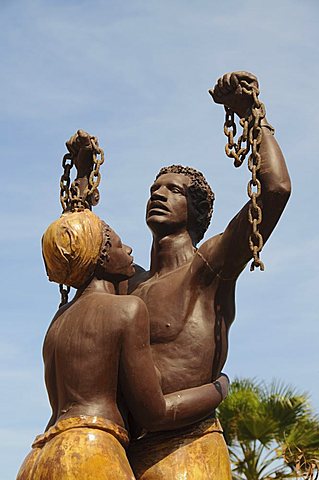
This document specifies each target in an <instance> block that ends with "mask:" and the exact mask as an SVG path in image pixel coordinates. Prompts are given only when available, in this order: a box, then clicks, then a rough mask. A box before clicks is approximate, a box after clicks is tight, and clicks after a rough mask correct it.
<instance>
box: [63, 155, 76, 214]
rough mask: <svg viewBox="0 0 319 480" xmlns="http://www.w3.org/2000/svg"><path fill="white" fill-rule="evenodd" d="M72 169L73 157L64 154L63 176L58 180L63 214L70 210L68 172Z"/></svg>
mask: <svg viewBox="0 0 319 480" xmlns="http://www.w3.org/2000/svg"><path fill="white" fill-rule="evenodd" d="M72 167H73V156H72V154H71V153H66V154H65V155H64V157H63V160H62V168H63V174H62V176H61V179H60V202H61V206H62V210H63V212H66V211H67V210H69V208H70V190H69V189H70V171H71V168H72Z"/></svg>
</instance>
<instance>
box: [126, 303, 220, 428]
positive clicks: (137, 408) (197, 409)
mask: <svg viewBox="0 0 319 480" xmlns="http://www.w3.org/2000/svg"><path fill="white" fill-rule="evenodd" d="M130 300H131V305H130V309H129V312H130V315H129V316H130V318H129V319H128V321H127V322H126V327H125V330H124V331H123V343H122V351H121V358H120V382H121V387H122V391H123V393H124V396H125V400H126V402H127V404H128V407H129V409H130V411H131V413H132V415H133V417H134V419H135V420H136V422H137V423H138V424H140V425H141V426H143V427H144V428H146V429H147V430H149V431H157V430H173V429H176V428H180V427H183V426H186V425H189V424H192V423H195V422H197V421H199V420H202V419H203V418H205V417H207V416H208V415H210V414H212V413H213V412H214V410H215V408H216V407H217V406H218V405H219V403H220V402H221V401H222V400H223V399H224V398H225V396H226V395H227V391H228V384H229V381H228V378H227V377H226V375H221V377H219V378H218V379H217V380H216V381H215V382H214V383H210V384H207V385H202V386H199V387H195V388H190V389H187V390H181V391H179V392H174V393H170V394H168V395H165V396H164V395H163V393H162V390H161V387H160V384H159V381H158V378H157V375H156V371H155V366H154V361H153V358H152V353H151V348H150V340H149V339H150V328H149V319H148V312H147V309H146V306H145V304H144V302H142V301H141V300H140V299H139V298H137V297H130Z"/></svg>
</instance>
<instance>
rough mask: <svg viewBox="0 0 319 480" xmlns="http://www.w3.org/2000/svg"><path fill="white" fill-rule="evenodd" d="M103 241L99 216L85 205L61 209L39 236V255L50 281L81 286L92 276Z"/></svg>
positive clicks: (75, 286) (76, 286)
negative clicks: (79, 208)
mask: <svg viewBox="0 0 319 480" xmlns="http://www.w3.org/2000/svg"><path fill="white" fill-rule="evenodd" d="M102 242H103V223H102V220H101V219H100V218H99V217H98V216H97V215H95V214H94V213H92V212H91V211H90V210H88V209H85V210H83V211H80V212H69V213H63V214H62V215H61V217H60V218H59V219H58V220H56V221H55V222H53V223H51V225H50V226H49V227H48V228H47V230H46V231H45V233H44V235H43V237H42V255H43V258H44V263H45V268H46V271H47V275H48V277H49V280H50V281H51V282H57V283H60V284H64V285H69V286H70V287H74V288H79V287H81V286H82V285H83V284H84V283H85V282H86V281H87V280H89V278H90V277H91V276H93V273H94V270H95V267H96V263H97V261H98V259H99V255H100V251H101V247H102Z"/></svg>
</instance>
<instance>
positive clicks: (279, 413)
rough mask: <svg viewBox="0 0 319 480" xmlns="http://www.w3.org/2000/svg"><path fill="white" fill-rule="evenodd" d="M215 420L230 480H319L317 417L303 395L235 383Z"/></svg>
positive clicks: (283, 388) (279, 386) (274, 386)
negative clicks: (227, 456)
mask: <svg viewBox="0 0 319 480" xmlns="http://www.w3.org/2000/svg"><path fill="white" fill-rule="evenodd" d="M218 416H219V418H220V420H221V423H222V425H223V428H224V434H225V438H226V442H227V444H228V446H229V450H230V458H231V462H232V465H233V479H234V480H244V479H246V480H270V479H277V480H283V479H288V478H296V477H300V476H303V477H304V478H305V479H308V480H315V479H316V478H318V468H319V417H318V416H316V415H314V414H313V412H312V410H311V408H310V406H309V402H308V396H307V395H305V394H299V393H297V392H296V390H295V389H293V388H291V387H288V386H284V385H282V384H279V383H275V382H273V383H272V384H271V385H270V386H268V387H267V386H266V385H265V384H264V383H261V382H257V381H255V380H249V379H241V380H240V379H235V381H234V382H233V383H232V385H231V388H230V393H229V395H228V397H227V398H226V400H224V402H223V403H222V404H221V405H220V406H219V409H218Z"/></svg>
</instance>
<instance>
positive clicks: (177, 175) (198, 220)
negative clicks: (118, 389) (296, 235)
mask: <svg viewBox="0 0 319 480" xmlns="http://www.w3.org/2000/svg"><path fill="white" fill-rule="evenodd" d="M249 87H250V89H254V91H255V90H256V91H257V88H258V83H257V79H256V77H255V76H254V75H252V74H250V73H247V72H235V73H231V74H230V73H229V74H226V75H224V76H223V77H221V78H220V79H219V80H218V82H217V84H216V85H215V87H214V89H212V90H211V91H210V94H211V95H212V97H213V100H214V101H215V102H216V103H220V104H223V105H225V106H226V107H227V108H228V109H230V110H231V111H233V112H235V113H236V114H237V115H238V116H239V117H240V118H246V119H248V120H247V122H246V124H247V125H248V124H249V123H251V120H250V119H251V117H252V110H254V107H255V105H254V103H256V98H255V97H256V96H255V97H254V96H253V95H251V94H250V92H251V90H249ZM253 113H255V112H253ZM255 117H256V115H255ZM262 117H263V115H260V118H259V120H258V121H259V125H258V124H257V123H256V122H255V124H256V125H255V126H254V118H253V127H251V128H255V130H256V131H258V128H259V130H260V131H262V137H261V134H258V139H259V143H260V145H259V148H258V151H256V152H255V157H256V158H257V160H260V161H259V165H258V169H257V168H256V167H254V166H253V165H252V170H253V173H254V174H255V180H253V181H252V182H253V183H255V185H257V186H258V187H259V192H258V193H259V198H258V199H257V201H256V198H257V194H256V195H255V196H254V198H255V203H256V204H257V205H256V208H257V211H258V208H259V210H260V209H261V206H262V210H263V216H262V221H260V218H257V217H258V215H259V216H260V215H261V214H260V213H259V214H255V213H254V211H253V212H252V211H251V203H252V201H250V202H248V203H247V204H246V205H245V206H244V207H243V208H242V209H241V210H240V211H239V213H238V214H237V215H236V216H235V217H234V218H233V219H232V220H231V222H230V223H229V224H228V226H227V228H226V229H225V231H224V232H223V233H222V234H219V235H215V236H214V237H212V238H210V239H208V240H206V241H205V242H204V243H203V244H202V245H201V246H200V247H199V248H197V247H196V245H197V243H198V241H199V240H201V238H202V237H203V235H204V233H205V231H206V229H207V227H208V225H209V222H210V217H211V214H212V207H213V200H214V195H213V193H212V191H211V189H210V187H209V186H208V184H207V182H206V180H205V179H204V177H203V175H202V174H201V173H200V172H198V171H196V170H194V169H192V168H189V167H182V166H180V165H172V166H170V167H166V168H162V169H161V170H160V172H159V174H158V175H157V177H156V179H155V181H154V183H153V185H152V186H151V189H150V198H149V201H148V203H147V207H146V222H147V225H148V227H149V228H150V229H151V231H152V233H153V243H152V249H151V264H150V269H149V271H143V270H142V269H141V268H140V269H138V270H137V273H136V274H135V276H134V277H133V278H132V279H131V281H130V293H131V294H132V295H134V296H137V297H139V298H141V299H142V300H143V301H144V302H145V304H146V306H147V309H148V312H149V315H150V325H151V329H150V335H151V348H152V354H153V358H154V362H155V365H156V367H157V368H158V370H159V372H160V375H161V385H162V389H163V392H164V393H165V394H167V393H170V392H174V391H176V390H180V389H184V388H193V387H196V386H199V385H203V384H205V383H207V382H209V381H211V380H213V379H216V378H217V377H218V376H219V374H220V372H221V370H222V368H223V365H224V363H225V360H226V357H227V349H228V332H229V328H230V325H231V323H232V322H233V320H234V317H235V286H236V282H237V279H238V277H239V275H240V273H241V272H242V270H243V269H244V268H245V265H246V264H247V262H248V261H249V260H250V259H251V258H252V257H254V261H255V263H256V264H257V265H258V261H259V251H260V248H259V247H258V246H257V247H256V246H255V245H254V242H255V243H256V238H257V243H258V241H259V238H262V239H263V242H265V241H266V240H267V239H268V237H269V236H270V234H271V232H272V230H273V229H274V227H275V226H276V224H277V222H278V220H279V218H280V215H281V214H282V212H283V210H284V207H285V205H286V203H287V201H288V198H289V195H290V179H289V175H288V172H287V168H286V165H285V161H284V158H283V155H282V153H281V151H280V148H279V146H278V144H277V142H276V140H275V138H274V135H273V128H272V127H271V126H270V125H269V124H268V122H267V120H266V119H265V118H262ZM242 124H243V125H244V122H242ZM251 131H252V130H251ZM246 136H247V132H246ZM253 136H254V132H253V131H252V133H251V137H253ZM256 143H258V142H257V140H254V138H252V144H254V145H256ZM255 150H256V148H255ZM245 153H247V151H246V152H245ZM258 155H259V156H258ZM253 161H254V159H252V160H250V163H253ZM255 185H253V187H254V186H255ZM252 225H253V227H254V228H255V234H253V235H252V230H251V228H252ZM257 227H258V228H259V230H257ZM258 235H259V237H258ZM258 248H259V250H258ZM210 427H211V430H212V431H213V432H214V433H207V432H208V431H209V428H210ZM216 429H217V430H219V431H221V429H220V428H219V426H217V428H216V420H215V419H214V417H212V418H211V420H209V419H208V420H205V421H204V422H201V423H199V424H198V425H194V426H192V427H190V428H188V429H186V430H183V431H176V432H174V435H173V434H172V433H167V434H165V433H161V434H151V435H146V436H145V437H143V438H142V439H139V440H137V441H135V442H133V443H132V444H131V446H130V448H129V459H130V462H131V465H132V468H133V470H134V473H135V475H136V478H138V479H143V480H148V479H149V480H150V479H152V480H154V479H163V480H164V479H168V478H170V479H180V478H187V479H196V480H206V479H207V480H208V479H211V478H216V479H220V480H223V479H225V478H228V477H227V475H226V474H225V473H223V472H221V471H219V473H218V470H216V469H218V467H217V466H216V465H221V464H222V463H223V462H224V463H226V462H227V458H226V457H225V456H224V457H222V456H218V451H217V450H216V443H217V440H216ZM217 435H218V434H217ZM219 436H220V437H222V435H221V434H219ZM219 443H220V444H221V443H222V439H220V440H219ZM207 452H210V454H209V455H208V453H207ZM216 452H217V453H216ZM214 457H215V458H214Z"/></svg>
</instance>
